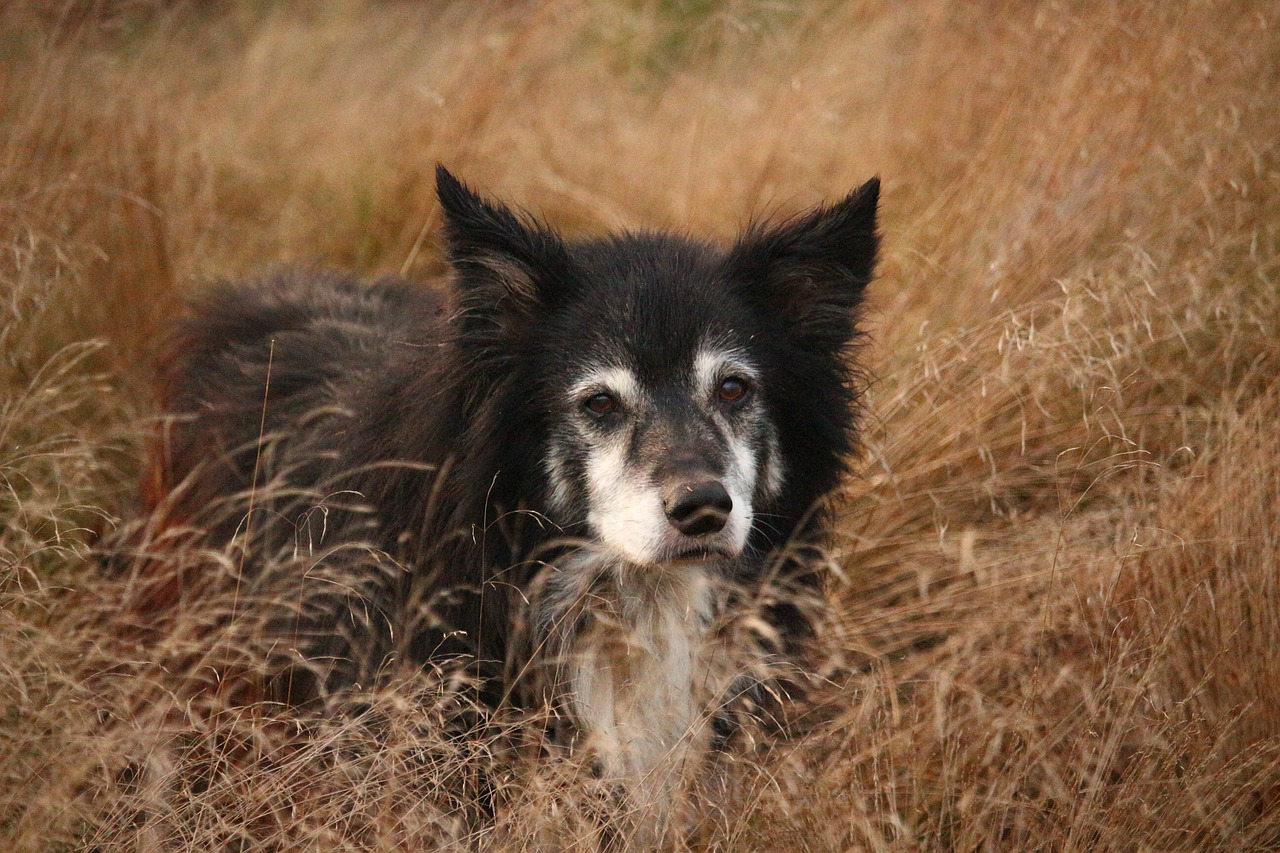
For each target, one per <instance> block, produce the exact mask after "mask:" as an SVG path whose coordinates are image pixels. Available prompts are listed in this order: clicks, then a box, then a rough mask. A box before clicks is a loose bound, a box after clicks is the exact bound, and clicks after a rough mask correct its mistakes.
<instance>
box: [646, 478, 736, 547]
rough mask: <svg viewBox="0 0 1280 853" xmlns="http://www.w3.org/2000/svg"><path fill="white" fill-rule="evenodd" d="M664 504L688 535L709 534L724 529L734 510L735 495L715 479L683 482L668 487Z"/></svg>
mask: <svg viewBox="0 0 1280 853" xmlns="http://www.w3.org/2000/svg"><path fill="white" fill-rule="evenodd" d="M662 508H663V509H664V510H665V511H666V513H667V518H668V519H669V520H670V521H671V524H672V525H673V526H674V527H675V529H676V530H679V531H680V532H681V533H683V534H684V535H685V536H705V535H706V534H708V533H719V532H720V531H721V530H723V529H724V526H725V524H726V523H727V522H728V521H729V513H730V512H732V511H733V499H732V498H730V497H729V493H728V492H726V491H725V490H724V486H722V485H720V484H719V483H717V482H716V481H715V480H706V481H703V482H700V483H679V484H677V485H675V486H673V487H671V488H669V489H667V493H666V495H665V498H664V500H663V501H662Z"/></svg>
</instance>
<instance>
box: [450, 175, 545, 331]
mask: <svg viewBox="0 0 1280 853" xmlns="http://www.w3.org/2000/svg"><path fill="white" fill-rule="evenodd" d="M436 194H437V196H438V197H439V199H440V207H441V209H442V210H443V211H444V235H445V243H446V246H447V251H448V258H449V263H450V264H452V265H453V268H454V269H455V270H457V272H458V277H457V287H458V290H459V297H460V300H461V304H460V308H461V311H462V318H461V322H462V325H463V328H464V329H465V330H468V331H477V330H479V329H487V330H490V331H493V330H495V329H499V330H500V329H507V328H510V327H511V326H512V325H513V324H515V323H514V322H513V321H518V320H519V319H520V318H522V317H527V316H529V315H531V314H532V312H533V311H534V310H535V309H537V307H538V306H540V305H542V304H543V303H544V301H545V299H546V296H547V294H548V292H549V291H550V289H551V288H552V287H554V286H555V285H556V283H558V282H560V281H563V280H564V277H565V276H566V274H567V272H568V252H567V250H566V249H565V246H564V243H563V241H561V239H560V237H559V236H557V235H556V234H555V233H554V232H553V231H551V230H550V229H548V228H546V227H543V226H541V225H539V224H538V223H536V222H532V221H527V220H524V219H522V218H521V217H519V216H517V215H516V214H514V213H512V212H511V211H510V210H509V209H507V208H506V207H504V206H503V205H501V204H499V203H497V202H492V201H489V200H487V199H484V198H482V197H481V196H480V195H478V194H477V193H475V192H472V190H471V189H470V188H468V187H467V185H466V184H464V183H463V182H462V181H460V180H458V179H457V178H456V177H454V176H453V174H452V173H451V172H449V170H448V169H446V168H445V167H444V166H437V167H436Z"/></svg>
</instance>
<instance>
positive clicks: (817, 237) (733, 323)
mask: <svg viewBox="0 0 1280 853" xmlns="http://www.w3.org/2000/svg"><path fill="white" fill-rule="evenodd" d="M437 185H438V191H439V195H440V201H441V205H442V207H443V210H444V215H445V233H446V237H447V242H448V249H449V259H450V262H451V263H452V264H453V266H454V268H455V270H456V273H457V277H456V280H457V287H458V297H459V306H460V311H459V313H458V316H457V319H456V323H457V329H458V334H459V342H460V345H461V346H462V348H463V350H464V352H465V353H466V356H467V358H468V369H469V370H472V371H474V374H473V375H474V376H475V382H476V394H475V398H474V404H475V406H476V407H477V409H479V408H484V407H488V417H487V418H481V419H480V420H487V421H490V422H492V421H494V420H495V419H497V420H501V421H502V422H503V426H504V428H505V429H507V430H509V431H510V434H509V435H506V436H502V435H496V436H494V437H493V438H494V439H495V440H497V441H507V442H510V443H511V444H512V445H513V447H515V446H518V447H522V448H526V449H527V452H529V453H532V454H534V455H535V456H536V458H532V459H526V460H524V462H523V464H522V465H521V463H520V462H518V461H516V455H514V454H508V455H507V458H509V459H512V460H513V462H512V464H513V465H514V466H516V467H523V468H524V469H525V473H524V474H523V475H521V476H523V477H524V479H525V480H527V481H528V482H527V483H526V485H525V487H524V488H525V491H526V494H525V495H524V498H525V500H527V501H529V502H530V503H534V504H540V505H541V508H542V509H543V510H544V511H545V512H546V513H547V514H548V515H549V516H550V517H551V518H552V520H554V521H555V522H556V523H558V524H560V525H563V526H565V527H567V528H578V529H583V528H585V531H586V533H587V535H588V536H589V537H590V538H592V539H593V540H595V541H596V542H597V543H598V547H600V548H602V549H603V550H604V551H606V552H607V553H609V554H611V555H612V556H613V557H615V558H617V559H619V560H622V561H625V562H627V563H631V564H635V565H639V566H646V565H653V564H659V563H666V562H671V561H677V560H687V559H706V558H715V557H735V556H737V555H738V554H740V553H741V552H742V551H743V549H744V548H746V547H747V546H748V543H751V542H753V541H756V542H757V544H766V543H777V542H779V541H781V540H782V539H785V537H787V536H788V535H790V533H791V532H792V531H793V529H794V527H795V525H796V524H797V523H798V521H799V519H800V518H801V517H802V516H803V515H804V514H805V513H806V512H807V510H809V509H810V508H811V505H812V504H813V503H814V501H815V500H817V499H818V498H819V497H821V495H822V494H824V493H825V492H826V491H828V490H830V489H831V488H832V487H834V485H835V484H836V482H837V480H838V478H839V476H840V474H841V472H842V471H843V469H844V467H843V466H844V458H845V456H846V455H847V454H848V453H849V451H850V450H851V449H852V446H853V434H852V429H853V414H854V412H853V409H854V402H855V400H854V392H853V389H852V388H851V384H850V367H849V362H848V360H847V352H846V349H847V346H848V344H849V343H850V342H851V341H852V340H853V339H854V337H855V334H856V328H855V321H856V315H857V309H858V307H859V305H860V303H861V300H862V294H863V290H864V289H865V287H866V285H867V283H868V282H869V281H870V279H871V276H872V272H873V269H874V265H875V256H876V250H877V245H878V240H877V236H876V202H877V198H878V195H879V182H878V181H877V180H875V179H873V180H871V181H868V182H867V183H866V184H864V185H863V186H861V187H860V188H858V189H857V190H855V191H854V192H852V193H851V194H849V195H848V196H847V197H846V198H844V199H843V200H842V201H840V202H837V203H835V204H833V205H830V206H824V207H820V208H817V209H815V210H813V211H811V212H809V213H807V214H804V215H802V216H799V217H796V218H794V219H791V220H789V221H786V222H783V223H781V224H779V225H775V226H770V227H754V228H751V229H748V230H747V231H746V232H745V233H744V234H743V235H742V236H741V237H740V238H739V240H738V241H737V243H736V244H735V245H734V246H732V247H731V248H729V249H728V250H722V249H717V248H715V247H712V246H710V245H707V244H704V243H700V242H697V241H692V240H687V239H683V238H679V237H674V236H671V235H666V234H627V235H622V236H619V237H614V238H609V239H603V240H589V241H582V242H567V241H565V240H563V239H562V238H561V237H560V236H559V235H557V234H556V233H554V232H553V231H551V230H550V229H548V228H546V227H544V226H542V225H540V224H538V223H536V222H533V221H531V220H528V219H524V218H521V217H518V216H516V215H515V214H513V213H512V212H511V211H510V210H508V209H507V208H505V207H503V206H502V205H500V204H497V203H494V202H492V201H489V200H486V199H483V198H481V197H480V196H478V195H476V194H475V193H473V192H472V191H471V190H469V189H468V188H467V187H466V186H465V185H463V184H462V183H461V182H459V181H458V180H457V179H456V178H454V177H453V175H451V174H450V173H449V172H447V171H446V170H444V169H443V168H441V169H439V170H438V172H437ZM491 428H492V427H491Z"/></svg>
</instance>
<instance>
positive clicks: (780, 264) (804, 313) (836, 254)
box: [728, 178, 880, 349]
mask: <svg viewBox="0 0 1280 853" xmlns="http://www.w3.org/2000/svg"><path fill="white" fill-rule="evenodd" d="M879 198H880V179H879V178H872V179H871V180H869V181H867V182H866V183H865V184H863V185H862V186H860V187H858V189H856V190H854V191H853V192H851V193H849V195H848V196H846V197H845V198H844V199H843V200H842V201H839V202H836V203H835V204H831V205H824V206H822V207H818V208H815V209H814V210H812V211H810V212H808V213H805V214H802V215H800V216H798V217H796V218H794V219H791V220H789V221H786V222H783V223H781V224H780V225H777V226H773V227H764V228H754V229H751V230H749V231H747V233H746V234H744V235H743V236H742V238H741V239H740V240H739V241H738V243H737V245H736V246H734V247H733V249H732V250H731V251H730V253H729V259H728V263H729V274H730V276H731V278H732V280H733V281H735V282H737V283H738V285H739V287H741V288H743V293H744V295H745V296H746V298H747V301H748V302H750V303H752V304H755V305H756V306H757V308H759V309H760V310H761V311H762V312H763V316H766V317H776V318H778V319H780V320H781V321H782V323H783V324H784V325H785V326H786V328H787V331H788V332H789V334H790V335H791V337H792V338H793V340H795V341H796V342H797V343H800V344H801V345H804V346H806V347H820V348H823V349H839V348H841V347H843V346H844V345H845V344H847V343H848V342H849V341H850V339H852V337H853V334H854V322H855V320H856V319H857V317H856V313H857V308H858V306H859V305H860V304H861V302H862V296H863V291H864V290H865V289H866V286H867V284H868V283H869V282H870V281H871V277H872V275H873V273H874V272H875V265H876V252H877V250H878V249H879V245H880V238H879V236H878V235H877V234H876V204H877V202H878V201H879Z"/></svg>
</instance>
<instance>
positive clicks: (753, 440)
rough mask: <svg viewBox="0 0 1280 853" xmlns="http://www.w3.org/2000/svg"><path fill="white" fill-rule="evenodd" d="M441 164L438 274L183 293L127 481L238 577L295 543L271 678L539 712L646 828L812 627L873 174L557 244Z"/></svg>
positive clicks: (864, 276) (851, 406)
mask: <svg viewBox="0 0 1280 853" xmlns="http://www.w3.org/2000/svg"><path fill="white" fill-rule="evenodd" d="M436 179H437V191H438V194H439V200H440V204H441V207H442V209H443V214H444V236H445V240H446V244H447V254H448V261H449V263H450V265H451V267H452V288H451V291H452V292H451V293H442V292H441V291H440V290H437V289H433V288H432V287H429V286H427V285H423V284H417V283H411V282H408V281H404V280H401V279H384V280H380V281H376V282H372V283H361V282H357V281H354V280H351V279H349V278H346V277H343V276H340V275H335V274H330V273H316V272H310V271H300V270H285V271H279V272H276V273H273V274H271V275H268V276H266V277H264V278H262V279H260V280H257V281H253V282H250V283H247V284H238V285H224V286H220V287H216V288H214V289H212V290H211V291H209V292H207V293H205V294H204V295H203V296H202V297H200V298H199V299H198V300H197V301H196V303H195V304H194V305H193V310H192V311H191V312H190V315H189V316H188V317H187V319H185V320H184V321H183V322H182V323H181V324H180V326H179V328H178V331H177V333H176V335H175V337H174V341H173V346H172V348H171V351H170V358H169V359H168V361H167V363H166V366H165V369H164V371H163V380H162V402H163V405H164V407H165V409H166V411H167V413H168V414H170V415H172V416H173V417H171V418H170V419H168V420H167V422H166V428H165V430H164V431H163V433H162V436H161V440H160V441H158V442H157V446H156V449H155V456H154V459H153V464H152V467H151V475H150V477H149V478H148V481H147V488H145V489H144V499H145V500H144V503H146V504H147V505H148V507H149V509H150V510H151V511H152V512H154V513H160V514H163V515H164V516H166V517H167V518H169V519H170V520H174V519H177V520H181V521H182V522H184V523H186V524H189V525H192V526H195V527H199V528H201V529H202V530H204V531H206V532H207V535H208V537H209V538H210V539H211V541H212V542H214V543H215V544H224V543H234V545H233V547H235V548H238V549H239V553H240V554H241V555H242V559H244V560H245V562H244V569H243V572H242V576H243V577H244V578H245V580H244V581H243V583H245V584H246V585H251V584H252V578H253V577H254V572H255V571H260V570H261V568H260V566H261V565H262V564H263V563H265V562H266V560H267V557H268V555H271V554H279V553H286V552H287V553H290V554H293V555H294V556H295V557H297V556H298V555H301V556H302V557H303V558H305V560H306V561H307V562H306V566H307V568H306V570H305V573H303V572H302V571H301V570H300V573H299V575H297V576H296V577H295V582H296V583H297V585H298V586H299V588H300V591H299V595H300V596H304V597H305V601H304V603H303V604H302V605H301V608H300V610H298V611H297V612H293V613H291V614H290V615H289V616H288V617H287V618H285V617H282V618H280V619H279V620H278V625H277V629H278V631H279V632H280V634H281V635H284V634H287V635H288V637H287V640H288V643H289V644H290V645H291V646H292V647H293V648H295V649H296V650H297V660H296V663H297V666H295V667H294V670H296V671H291V672H290V680H289V681H290V690H289V696H288V697H287V698H289V699H291V700H293V701H298V700H300V699H302V698H307V696H306V695H309V696H310V697H311V698H315V697H320V698H323V697H325V696H328V695H331V694H332V693H333V692H334V691H339V692H340V691H342V690H344V689H350V688H352V687H353V686H355V685H359V684H364V683H368V681H369V680H371V679H374V678H376V676H377V673H378V672H379V670H380V669H381V668H383V667H385V666H386V665H387V663H388V662H389V661H392V660H395V661H400V662H407V663H409V664H411V665H413V666H427V665H429V666H436V667H443V668H446V669H448V668H452V671H455V672H461V673H464V674H466V675H467V676H468V677H469V678H474V679H475V683H476V684H477V685H478V686H479V691H480V695H481V696H482V697H483V700H484V702H485V703H487V705H489V706H490V707H494V708H497V707H503V706H507V707H510V706H515V707H526V708H527V707H531V706H533V705H535V704H538V705H539V706H541V707H549V708H550V709H551V710H552V711H553V712H554V717H555V719H557V720H558V722H557V723H556V725H555V726H554V727H553V732H552V736H551V740H552V741H553V742H559V743H561V744H564V745H565V746H566V747H569V748H572V749H574V750H580V751H585V754H586V755H588V756H590V760H591V762H592V763H593V766H594V767H595V768H596V770H597V771H598V773H599V774H600V776H601V777H602V778H603V779H604V780H605V781H606V783H607V784H609V785H610V786H611V787H612V788H613V789H614V790H616V791H617V793H618V796H620V797H622V798H623V799H624V801H625V802H627V803H628V805H629V808H630V810H631V811H632V812H633V813H634V814H636V815H640V817H638V818H636V819H635V820H634V821H633V823H634V826H633V827H632V829H631V830H629V831H630V832H631V833H632V836H633V837H634V838H636V839H637V841H636V843H637V845H641V846H643V845H645V844H650V843H654V842H655V840H659V839H661V837H663V836H664V835H666V834H668V833H669V832H671V831H672V830H671V828H670V827H671V823H672V818H671V808H672V807H671V803H672V802H673V801H675V800H677V799H678V797H679V794H680V791H681V790H682V789H683V786H684V785H685V784H686V783H687V782H688V780H689V778H690V776H691V775H692V774H694V773H696V769H697V767H698V766H699V765H700V764H702V763H704V762H705V757H706V756H707V754H708V751H709V750H711V749H713V748H714V747H715V745H716V743H717V742H718V741H721V740H723V738H724V737H726V736H727V735H728V734H729V733H731V732H732V730H733V725H732V721H733V719H734V715H735V714H737V713H740V712H745V713H749V714H750V713H754V714H757V715H760V714H764V713H766V712H765V711H764V710H763V709H764V708H765V707H766V704H767V700H768V697H769V696H770V695H776V694H777V693H779V692H785V690H786V689H787V678H786V677H775V676H771V675H770V672H775V673H776V672H777V669H776V664H777V663H778V662H782V661H785V660H787V659H788V656H789V655H795V654H797V651H796V650H797V649H799V648H801V647H803V646H804V643H805V640H806V638H807V637H808V636H809V635H810V633H811V625H810V624H809V620H808V619H807V617H806V611H805V608H804V607H803V606H802V605H800V604H798V603H797V602H798V601H799V600H800V599H802V598H803V597H804V596H806V595H807V596H810V597H815V596H817V595H818V593H819V590H820V584H821V579H820V572H819V570H818V569H817V568H815V561H814V560H813V559H812V553H810V554H809V557H808V558H806V557H805V553H806V552H805V546H806V544H814V543H817V542H819V541H820V540H821V537H822V534H823V527H824V514H823V513H822V512H821V511H820V504H821V501H822V499H823V497H824V496H825V495H826V494H827V493H828V492H830V491H831V490H832V489H833V488H834V487H835V486H836V485H837V483H838V481H839V480H840V478H841V475H842V474H843V473H844V471H845V470H846V464H847V462H846V461H847V459H848V457H849V455H850V454H851V452H852V451H853V449H854V444H855V436H856V433H855V415H856V409H857V405H856V404H857V394H856V389H855V386H854V383H853V381H852V379H853V376H852V374H851V370H852V367H851V362H850V359H849V356H850V352H849V349H850V344H851V343H853V342H854V341H855V339H856V337H857V326H856V321H857V319H858V314H859V307H860V304H861V302H862V297H863V291H864V289H865V287H866V285H867V284H868V282H869V281H870V280H871V277H872V273H873V269H874V266H875V260H876V252H877V243H878V238H877V234H876V203H877V198H878V194H879V183H878V181H877V180H875V179H872V180H870V181H868V182H867V183H866V184H864V185H863V186H861V187H859V188H858V189H856V190H854V191H853V192H852V193H851V194H849V195H848V196H847V197H845V198H844V199H843V200H841V201H838V202H836V203H834V204H830V205H827V206H822V207H818V208H816V209H814V210H811V211H809V212H807V213H805V214H802V215H800V216H797V217H795V218H792V219H789V220H787V221H784V222H781V223H775V224H773V225H766V226H757V227H752V228H749V229H747V230H746V231H745V232H744V233H743V234H742V235H741V236H740V237H739V239H738V240H737V241H736V242H735V243H734V244H733V245H732V246H729V247H717V246H714V245H711V244H709V243H706V242H702V241H699V240H693V239H688V238H685V237H681V236H674V235H672V234H668V233H650V232H643V233H626V234H621V235H617V236H610V237H605V238H600V239H588V240H582V241H569V240H566V239H563V238H562V237H561V236H559V235H558V234H557V233H556V232H554V231H553V230H551V229H550V228H548V227H546V226H545V225H543V224H540V223H538V222H536V221H533V220H532V219H530V218H528V217H525V216H520V215H516V214H515V213H513V212H512V211H511V210H509V209H508V208H507V207H505V206H503V205H502V204H500V203H498V202H496V201H493V200H491V199H486V198H484V197H482V196H480V195H478V194H476V193H475V192H473V191H472V190H471V189H469V188H468V187H467V186H466V185H465V184H463V183H461V182H460V181H459V180H458V179H457V178H455V177H454V176H453V175H452V174H450V173H449V172H448V171H446V170H445V169H444V168H440V169H438V171H437V175H436ZM228 506H230V507H231V508H232V510H231V511H227V507H228ZM211 507H219V509H217V510H216V511H215V510H213V509H211ZM255 565H257V566H259V568H257V569H255ZM246 588H247V587H246ZM170 594H171V595H177V594H179V591H178V590H170ZM748 606H749V607H750V608H753V609H752V610H751V613H752V614H753V615H754V617H756V618H753V619H751V620H749V621H750V622H751V623H752V624H753V625H755V626H756V627H755V628H754V629H752V630H750V631H742V630H735V629H734V628H733V627H732V624H731V623H730V622H729V621H727V620H728V617H727V615H726V614H729V613H730V612H732V611H734V609H735V608H738V609H739V611H740V610H741V608H743V607H748ZM739 624H742V620H739ZM302 670H305V672H306V674H307V675H308V677H307V678H305V679H304V678H302V677H301V676H300V675H299V674H298V671H302ZM304 682H305V686H304ZM780 685H781V686H780ZM792 686H794V685H792ZM304 694H306V695H304ZM544 703H545V704H544ZM744 709H745V711H744Z"/></svg>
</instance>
